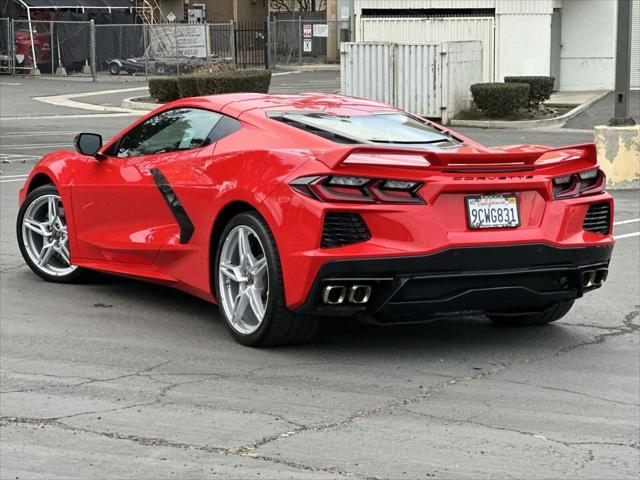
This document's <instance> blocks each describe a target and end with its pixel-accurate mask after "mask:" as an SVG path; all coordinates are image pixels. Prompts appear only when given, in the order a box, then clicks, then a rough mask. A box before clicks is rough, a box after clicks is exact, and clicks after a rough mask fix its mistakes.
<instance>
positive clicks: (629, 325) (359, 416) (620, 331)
mask: <svg viewBox="0 0 640 480" xmlns="http://www.w3.org/2000/svg"><path fill="white" fill-rule="evenodd" d="M638 308H640V306H638V305H636V310H633V311H631V312H629V313H628V314H627V315H625V317H624V320H623V323H622V326H620V327H616V328H611V329H609V330H607V331H606V332H605V333H601V334H598V335H595V336H593V337H592V338H591V339H589V340H584V341H581V342H578V343H574V344H571V345H567V346H565V347H562V348H560V349H559V350H557V351H555V352H553V353H551V354H547V355H533V356H530V357H525V358H524V359H522V360H520V361H516V362H511V363H508V364H498V365H496V366H495V367H493V368H490V369H487V370H484V371H480V372H478V373H476V374H475V375H471V376H459V377H453V378H452V379H451V380H448V381H442V382H439V383H436V384H434V385H432V386H431V387H429V388H426V389H424V390H423V391H422V392H421V393H420V394H419V395H417V396H415V397H412V398H406V399H403V400H400V401H394V402H390V403H387V404H386V405H383V406H380V407H376V408H371V409H367V410H360V411H358V412H356V413H354V414H352V415H350V416H348V417H346V418H344V419H342V420H339V421H334V422H327V423H323V424H316V425H309V426H304V427H302V428H298V429H293V430H291V431H287V432H282V433H280V434H276V435H271V436H268V437H265V438H263V439H262V440H260V441H258V442H255V443H252V444H247V445H244V446H241V447H238V449H239V450H244V451H247V452H255V451H256V450H258V449H259V448H261V447H263V446H265V445H267V444H270V443H273V442H277V441H278V440H281V439H283V438H288V437H292V436H295V435H299V434H301V433H306V432H321V431H326V430H333V429H339V428H343V427H345V426H348V425H351V424H353V423H355V422H357V421H360V420H364V419H366V418H370V417H373V416H377V415H381V414H387V413H391V412H393V411H394V410H396V409H401V408H402V407H406V406H408V405H413V404H415V403H418V402H421V401H424V400H426V399H428V398H429V397H431V396H432V395H433V394H435V393H437V392H439V391H441V390H443V389H444V388H446V387H448V386H449V385H455V384H457V383H459V382H462V381H474V380H480V379H483V378H486V377H489V376H491V375H494V374H496V373H498V372H501V371H503V370H505V369H507V368H510V367H512V366H516V365H521V364H526V363H530V362H534V361H542V360H546V359H549V358H553V357H557V356H559V355H563V354H565V353H567V352H570V351H572V350H575V349H577V348H581V347H585V346H589V345H597V344H600V343H603V342H604V341H605V340H606V339H607V338H609V337H617V336H620V335H625V334H628V333H632V332H635V331H636V330H639V329H640V325H637V324H635V323H633V320H634V319H635V318H636V317H637V316H638V314H639V313H640V312H639V311H638V310H637V309H638Z"/></svg>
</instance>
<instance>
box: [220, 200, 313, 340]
mask: <svg viewBox="0 0 640 480" xmlns="http://www.w3.org/2000/svg"><path fill="white" fill-rule="evenodd" d="M215 280H216V281H215V286H216V297H217V299H218V304H219V307H220V314H221V316H222V317H223V319H224V321H225V325H226V326H227V329H228V330H229V332H230V333H231V335H233V337H234V338H235V339H236V340H237V341H238V342H239V343H241V344H243V345H248V346H252V347H262V346H275V345H287V344H294V343H303V342H306V341H308V340H309V339H311V337H312V336H313V335H314V333H315V332H316V330H317V327H318V320H317V319H315V318H313V317H308V316H305V315H296V314H295V313H293V312H291V311H290V310H288V309H287V307H286V303H285V299H284V286H283V282H282V270H281V268H280V257H279V255H278V250H277V248H276V244H275V241H274V239H273V235H272V233H271V231H270V230H269V227H268V226H267V224H266V222H265V221H264V219H262V217H261V216H260V215H258V214H257V213H256V212H244V213H240V214H238V215H236V216H235V217H234V218H232V219H231V221H230V222H229V223H228V224H227V226H226V228H225V229H224V231H223V233H222V236H221V238H220V242H219V244H218V248H217V252H216V259H215Z"/></svg>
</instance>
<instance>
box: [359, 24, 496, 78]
mask: <svg viewBox="0 0 640 480" xmlns="http://www.w3.org/2000/svg"><path fill="white" fill-rule="evenodd" d="M494 23H495V20H494V17H442V18H412V17H407V18H395V17H394V18H366V17H365V18H362V20H361V24H360V28H361V36H360V37H359V38H358V41H360V42H410V43H440V42H455V41H460V40H480V41H481V42H482V77H483V81H485V82H491V81H493V80H494V78H495V73H494V62H493V58H494V50H495V41H494V31H495V30H494Z"/></svg>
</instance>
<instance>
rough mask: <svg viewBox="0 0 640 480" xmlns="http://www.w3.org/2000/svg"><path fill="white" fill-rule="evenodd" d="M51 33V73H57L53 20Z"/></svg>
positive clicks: (50, 23)
mask: <svg viewBox="0 0 640 480" xmlns="http://www.w3.org/2000/svg"><path fill="white" fill-rule="evenodd" d="M49 33H50V34H51V40H50V41H49V45H50V47H49V48H50V50H51V75H53V74H55V73H56V57H55V55H54V54H55V48H54V43H53V22H49Z"/></svg>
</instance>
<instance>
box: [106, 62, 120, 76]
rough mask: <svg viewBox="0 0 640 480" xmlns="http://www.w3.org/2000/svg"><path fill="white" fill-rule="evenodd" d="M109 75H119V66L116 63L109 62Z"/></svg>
mask: <svg viewBox="0 0 640 480" xmlns="http://www.w3.org/2000/svg"><path fill="white" fill-rule="evenodd" d="M109 73H110V74H111V75H118V74H119V73H120V65H118V64H117V63H116V62H111V63H110V64H109Z"/></svg>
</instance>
